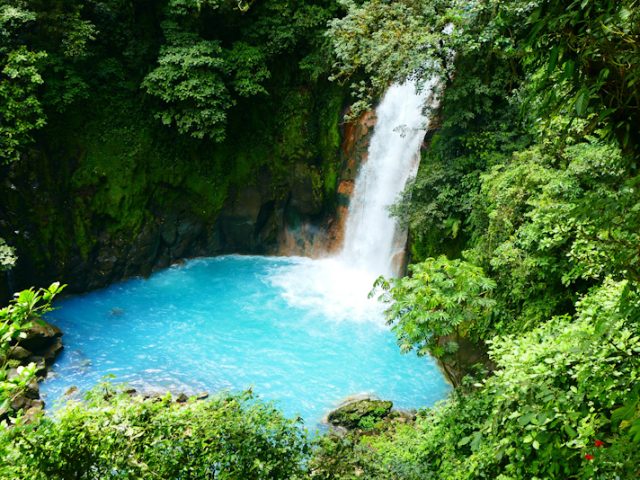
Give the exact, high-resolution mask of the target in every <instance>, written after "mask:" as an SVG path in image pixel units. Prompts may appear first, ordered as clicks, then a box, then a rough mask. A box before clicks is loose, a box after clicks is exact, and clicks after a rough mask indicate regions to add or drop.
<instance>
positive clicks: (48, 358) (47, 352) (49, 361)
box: [42, 337, 64, 367]
mask: <svg viewBox="0 0 640 480" xmlns="http://www.w3.org/2000/svg"><path fill="white" fill-rule="evenodd" d="M63 348H64V346H63V345H62V339H61V338H60V337H57V338H55V339H54V340H53V343H51V345H49V346H48V347H47V348H46V349H44V350H43V351H42V357H43V358H44V361H45V363H46V365H47V366H48V367H49V366H51V365H53V362H54V361H55V359H56V357H57V356H58V354H59V353H60V352H61V351H62V349H63Z"/></svg>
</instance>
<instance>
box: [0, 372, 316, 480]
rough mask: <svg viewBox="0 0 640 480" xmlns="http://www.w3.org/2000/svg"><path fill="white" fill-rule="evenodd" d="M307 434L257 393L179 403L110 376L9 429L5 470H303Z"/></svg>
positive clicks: (142, 473)
mask: <svg viewBox="0 0 640 480" xmlns="http://www.w3.org/2000/svg"><path fill="white" fill-rule="evenodd" d="M307 451H308V445H307V438H306V433H305V432H304V430H302V429H301V428H300V425H299V420H288V419H286V418H284V417H283V416H282V414H281V413H280V412H279V411H278V410H277V409H276V408H275V407H274V406H273V405H271V404H266V403H263V402H261V401H259V400H257V399H256V398H254V397H253V395H252V394H251V393H249V392H246V393H243V394H239V395H220V396H216V397H213V398H210V399H206V400H196V399H195V398H192V399H191V400H190V401H188V402H187V403H184V404H181V403H177V402H175V401H174V400H173V399H172V397H171V395H170V394H167V395H166V396H164V397H158V398H143V397H141V396H131V395H130V394H129V393H127V388H126V387H124V386H123V387H114V386H113V385H111V384H108V383H105V384H102V385H99V386H97V387H96V388H95V389H94V390H92V391H90V392H89V393H88V394H87V397H86V399H85V400H84V401H69V402H68V403H67V404H66V405H64V406H61V407H60V408H59V409H58V410H56V411H55V414H53V415H52V416H41V417H39V418H38V419H36V420H34V421H32V422H31V423H29V424H18V425H16V426H14V427H13V428H11V429H3V430H1V431H0V453H1V454H2V458H3V459H5V461H3V462H2V464H1V465H0V476H1V477H2V478H23V479H25V480H26V479H29V480H38V479H60V480H66V479H70V478H86V479H96V480H97V479H100V480H103V479H108V478H166V479H169V478H176V479H177V478H201V479H206V478H216V479H240V478H242V479H250V478H251V479H276V478H291V479H296V478H303V472H304V465H303V463H302V460H303V458H304V457H305V455H306V452H307Z"/></svg>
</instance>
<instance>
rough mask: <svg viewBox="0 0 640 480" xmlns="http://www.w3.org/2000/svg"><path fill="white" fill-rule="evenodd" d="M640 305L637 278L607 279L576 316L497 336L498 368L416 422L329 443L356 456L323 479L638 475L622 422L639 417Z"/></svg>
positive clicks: (638, 456) (633, 443) (639, 456)
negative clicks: (633, 286)
mask: <svg viewBox="0 0 640 480" xmlns="http://www.w3.org/2000/svg"><path fill="white" fill-rule="evenodd" d="M639 309H640V303H639V297H638V294H637V292H635V291H634V290H633V289H631V288H630V287H629V284H628V283H627V282H624V281H623V282H614V281H612V280H606V281H605V282H604V284H603V286H601V287H598V288H596V289H594V290H592V291H591V292H590V293H589V294H588V295H586V296H585V297H583V298H582V299H581V300H580V301H579V302H578V304H577V312H576V315H575V317H574V318H569V317H568V316H563V317H557V318H554V319H552V320H550V321H548V322H547V323H545V324H543V325H541V326H540V327H538V328H536V329H534V330H532V331H530V332H529V333H527V334H525V335H520V336H506V337H501V338H496V339H495V340H494V341H493V342H492V347H491V351H490V355H491V357H492V360H493V361H494V362H495V363H496V371H495V374H494V375H493V376H491V377H489V378H486V379H484V380H482V381H479V382H478V381H476V382H475V385H472V383H474V382H473V381H471V382H468V383H467V387H466V389H465V390H466V391H462V390H461V391H458V392H456V393H455V394H454V395H453V397H452V398H451V399H449V400H447V401H446V402H443V403H441V404H440V405H439V406H437V407H436V408H434V409H431V410H426V411H424V412H422V413H421V415H420V416H419V418H418V421H417V425H416V426H415V427H411V426H402V427H393V428H390V429H389V430H388V431H387V432H386V433H385V434H383V435H382V436H379V437H361V438H354V437H351V438H350V439H348V440H346V441H343V442H342V443H341V445H336V444H335V443H334V444H331V445H329V446H328V447H327V446H323V447H322V448H321V450H320V451H319V452H318V453H317V455H318V456H319V457H322V455H324V454H325V452H326V448H330V449H331V450H330V451H331V452H335V451H336V450H340V449H345V450H347V451H348V452H349V453H344V452H343V453H342V454H341V455H340V456H339V457H338V459H341V460H340V462H339V463H338V464H337V465H328V466H327V467H325V468H327V469H328V468H329V467H330V468H332V469H333V471H334V472H338V473H337V474H336V475H335V476H333V477H324V478H345V479H346V478H356V475H355V472H357V471H358V470H359V471H360V475H361V476H362V477H364V478H371V479H388V478H394V479H424V478H434V479H438V480H449V479H473V478H496V479H497V478H499V479H525V478H526V479H529V478H540V479H542V478H550V479H552V478H558V479H560V478H562V479H564V478H572V479H585V480H586V479H602V480H605V479H611V478H620V479H625V480H631V479H633V478H636V477H637V474H638V464H639V463H638V462H639V460H640V453H639V452H640V451H639V450H638V448H637V446H638V443H637V440H635V439H634V437H633V433H632V432H631V428H632V427H631V426H630V425H631V422H630V421H627V422H628V423H626V424H624V425H623V424H622V421H621V418H622V417H623V416H625V415H626V416H625V418H627V416H628V418H637V410H634V409H637V404H636V403H629V402H628V400H629V398H632V399H633V398H636V397H633V396H632V395H633V392H634V391H636V386H637V383H638V375H639V372H640V370H639V369H638V367H639V360H638V358H640V357H639V356H638V352H640V337H639V336H638V331H639V330H638V328H639V326H640V325H639V324H638V318H640V315H639V313H640V310H639ZM621 409H622V410H626V412H623V411H622V410H621ZM325 442H328V440H326V441H325ZM586 455H590V456H593V459H592V460H589V457H586Z"/></svg>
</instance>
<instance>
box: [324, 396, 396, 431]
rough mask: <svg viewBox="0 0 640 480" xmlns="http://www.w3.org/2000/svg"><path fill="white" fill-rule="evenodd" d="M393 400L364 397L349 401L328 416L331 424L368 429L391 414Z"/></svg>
mask: <svg viewBox="0 0 640 480" xmlns="http://www.w3.org/2000/svg"><path fill="white" fill-rule="evenodd" d="M392 408H393V402H390V401H386V400H374V399H363V400H356V401H354V402H350V403H347V404H346V405H343V406H341V407H339V408H337V409H336V410H334V411H332V412H331V413H330V414H329V416H328V418H327V419H328V421H329V423H330V424H331V425H334V426H338V427H345V428H348V429H356V428H361V429H368V428H371V427H372V426H373V425H375V423H377V422H378V421H380V420H382V419H384V418H385V417H387V416H388V415H389V413H390V412H391V409H392Z"/></svg>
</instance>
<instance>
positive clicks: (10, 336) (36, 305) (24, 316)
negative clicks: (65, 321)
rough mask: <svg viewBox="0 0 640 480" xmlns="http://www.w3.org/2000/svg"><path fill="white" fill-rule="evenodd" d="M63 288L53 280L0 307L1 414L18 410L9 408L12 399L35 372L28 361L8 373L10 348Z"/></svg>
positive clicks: (39, 317) (30, 379)
mask: <svg viewBox="0 0 640 480" xmlns="http://www.w3.org/2000/svg"><path fill="white" fill-rule="evenodd" d="M63 288H64V287H63V286H61V285H60V284H59V283H53V284H51V286H50V287H49V288H42V289H40V290H37V291H36V290H33V289H28V290H23V291H21V292H20V293H18V294H16V296H15V298H14V299H13V300H12V301H11V302H10V303H9V305H7V306H6V307H3V308H1V309H0V417H4V416H5V415H7V414H15V413H17V412H13V411H12V407H11V402H12V400H13V399H14V398H16V396H18V395H19V394H20V393H22V392H23V391H24V390H25V389H26V387H27V385H28V384H29V383H30V382H31V381H32V380H33V378H35V374H36V365H35V364H34V363H30V364H29V365H27V366H20V367H18V368H17V372H16V373H17V374H16V375H15V376H11V377H10V376H9V367H10V359H9V350H10V348H11V347H12V346H14V345H16V344H19V343H20V339H21V338H25V337H26V330H28V329H29V327H31V326H32V325H33V322H38V321H40V319H41V317H42V315H44V314H45V313H47V312H50V311H51V310H52V309H53V308H52V306H51V302H52V301H53V298H54V297H55V296H56V295H57V294H58V293H60V291H61V290H62V289H63ZM3 425H6V421H4V420H3V421H2V422H0V429H2V428H4V427H3Z"/></svg>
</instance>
